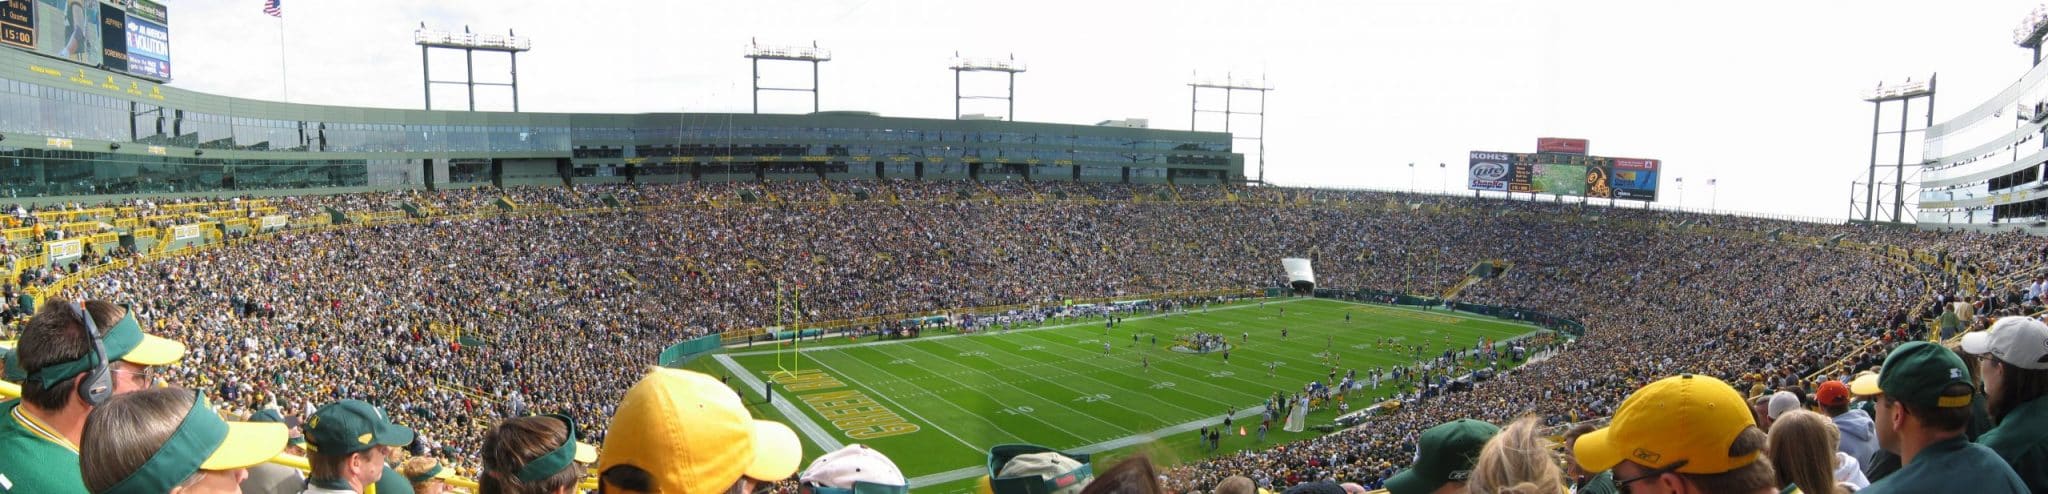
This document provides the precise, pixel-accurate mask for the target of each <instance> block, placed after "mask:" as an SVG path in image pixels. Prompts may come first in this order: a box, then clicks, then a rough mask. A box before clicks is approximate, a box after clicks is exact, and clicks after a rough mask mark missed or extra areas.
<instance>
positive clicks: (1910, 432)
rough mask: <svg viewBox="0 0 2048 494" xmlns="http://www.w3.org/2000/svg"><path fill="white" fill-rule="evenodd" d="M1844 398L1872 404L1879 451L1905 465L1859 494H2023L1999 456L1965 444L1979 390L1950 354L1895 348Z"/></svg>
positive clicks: (1924, 345)
mask: <svg viewBox="0 0 2048 494" xmlns="http://www.w3.org/2000/svg"><path fill="white" fill-rule="evenodd" d="M1849 391H1850V392H1853V393H1856V394H1858V395H1864V396H1874V397H1875V399H1874V400H1872V401H1874V402H1875V403H1876V404H1877V413H1876V414H1875V415H1876V416H1877V443H1878V446H1879V447H1882V448H1884V450H1885V451H1890V452H1893V453H1897V454H1898V455H1899V460H1900V462H1901V463H1903V464H1904V465H1905V466H1904V467H1902V468H1900V469H1899V471H1898V472H1894V473H1892V474H1891V475H1888V476H1886V477H1885V478H1883V479H1880V480H1878V481H1877V482H1874V483H1872V484H1870V487H1868V488H1865V489H1863V490H1862V491H1860V492H1864V493H1870V494H1887V493H1892V492H1972V493H1993V494H1995V493H2007V492H2011V493H2022V492H2027V486H2026V484H2025V483H2023V482H2021V481H2020V477H2019V475H2016V474H2014V473H2013V471H2012V466H2011V465H2007V464H2006V463H2005V460H2003V459H2000V458H1999V457H1998V453H1994V452H1992V451H1991V449H1990V448H1986V447H1984V446H1983V445H1979V444H1974V443H1971V442H1970V440H1969V439H1968V438H1965V437H1963V429H1964V428H1965V427H1968V426H1969V423H1970V402H1971V401H1972V400H1973V399H1974V398H1975V397H1976V391H1977V389H1976V386H1974V385H1972V384H1970V370H1969V368H1967V367H1965V366H1964V364H1963V359H1962V358H1960V357H1957V356H1956V355H1955V352H1951V351H1949V349H1947V348H1943V347H1942V346H1941V345H1936V344H1933V343H1928V342H1924V341H1915V342H1911V343H1907V344H1904V345H1899V347H1898V348H1897V349H1894V350H1892V353H1891V355H1890V356H1887V357H1885V359H1884V370H1883V371H1881V372H1880V373H1879V374H1877V375H1875V376H1865V377H1862V378H1858V379H1856V382H1853V383H1849Z"/></svg>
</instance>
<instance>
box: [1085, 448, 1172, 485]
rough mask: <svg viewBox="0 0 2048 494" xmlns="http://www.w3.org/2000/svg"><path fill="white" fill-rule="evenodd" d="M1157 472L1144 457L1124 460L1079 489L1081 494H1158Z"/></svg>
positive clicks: (1150, 460)
mask: <svg viewBox="0 0 2048 494" xmlns="http://www.w3.org/2000/svg"><path fill="white" fill-rule="evenodd" d="M1161 492H1165V491H1164V490H1161V489H1160V488H1159V472H1158V471H1157V470H1154V469H1153V468H1152V459H1151V458H1148V457H1146V456H1145V455H1137V456H1132V457H1130V458H1125V459H1124V461H1120V462H1117V464H1116V465H1112V466H1110V467H1109V469H1108V470H1104V471H1102V474H1101V475H1097V476H1095V481H1094V482H1089V483H1088V486H1087V487H1084V488H1082V489H1081V494H1158V493H1161Z"/></svg>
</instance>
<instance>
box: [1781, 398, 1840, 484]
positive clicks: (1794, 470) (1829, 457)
mask: <svg viewBox="0 0 2048 494" xmlns="http://www.w3.org/2000/svg"><path fill="white" fill-rule="evenodd" d="M1841 441H1842V433H1841V431H1839V430H1836V429H1835V423H1834V421H1831V420H1828V418H1827V417H1824V416H1821V415H1820V414H1817V413H1813V412H1808V411H1805V410H1795V411H1791V412H1786V413H1785V414H1784V415H1780V416H1778V420H1777V422H1776V423H1774V424H1772V425H1771V434H1770V447H1769V448H1768V450H1769V452H1770V454H1769V455H1768V456H1769V457H1770V459H1771V469H1772V470H1776V471H1777V473H1778V487H1781V488H1782V487H1785V486H1787V485H1793V484H1797V485H1799V486H1800V489H1801V490H1807V491H1817V492H1828V490H1826V489H1823V488H1821V487H1820V486H1831V485H1834V484H1835V481H1834V478H1835V474H1834V472H1835V448H1836V447H1837V446H1838V445H1840V443H1841Z"/></svg>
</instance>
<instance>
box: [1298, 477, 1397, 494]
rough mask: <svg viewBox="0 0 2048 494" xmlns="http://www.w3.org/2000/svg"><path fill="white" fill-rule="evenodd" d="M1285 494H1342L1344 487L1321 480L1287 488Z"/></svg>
mask: <svg viewBox="0 0 2048 494" xmlns="http://www.w3.org/2000/svg"><path fill="white" fill-rule="evenodd" d="M1389 492H1391V490H1390V491H1389ZM1285 494H1344V486H1341V485H1337V483H1336V482H1331V481H1328V480H1321V481H1316V482H1307V483H1303V484H1301V485H1297V486H1294V487H1289V488H1287V492H1286V493H1285Z"/></svg>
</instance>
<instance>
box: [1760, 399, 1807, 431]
mask: <svg viewBox="0 0 2048 494" xmlns="http://www.w3.org/2000/svg"><path fill="white" fill-rule="evenodd" d="M1798 409H1799V395H1796V394H1793V393H1792V392H1791V391H1779V392H1777V393H1772V394H1771V402H1770V405H1768V406H1767V407H1766V408H1765V411H1766V412H1767V413H1769V414H1770V417H1771V423H1772V424H1774V425H1775V424H1777V423H1778V417H1780V416H1783V415H1785V412H1790V411H1793V410H1798ZM1764 430H1766V431H1768V430H1770V428H1769V427H1765V428H1764Z"/></svg>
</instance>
